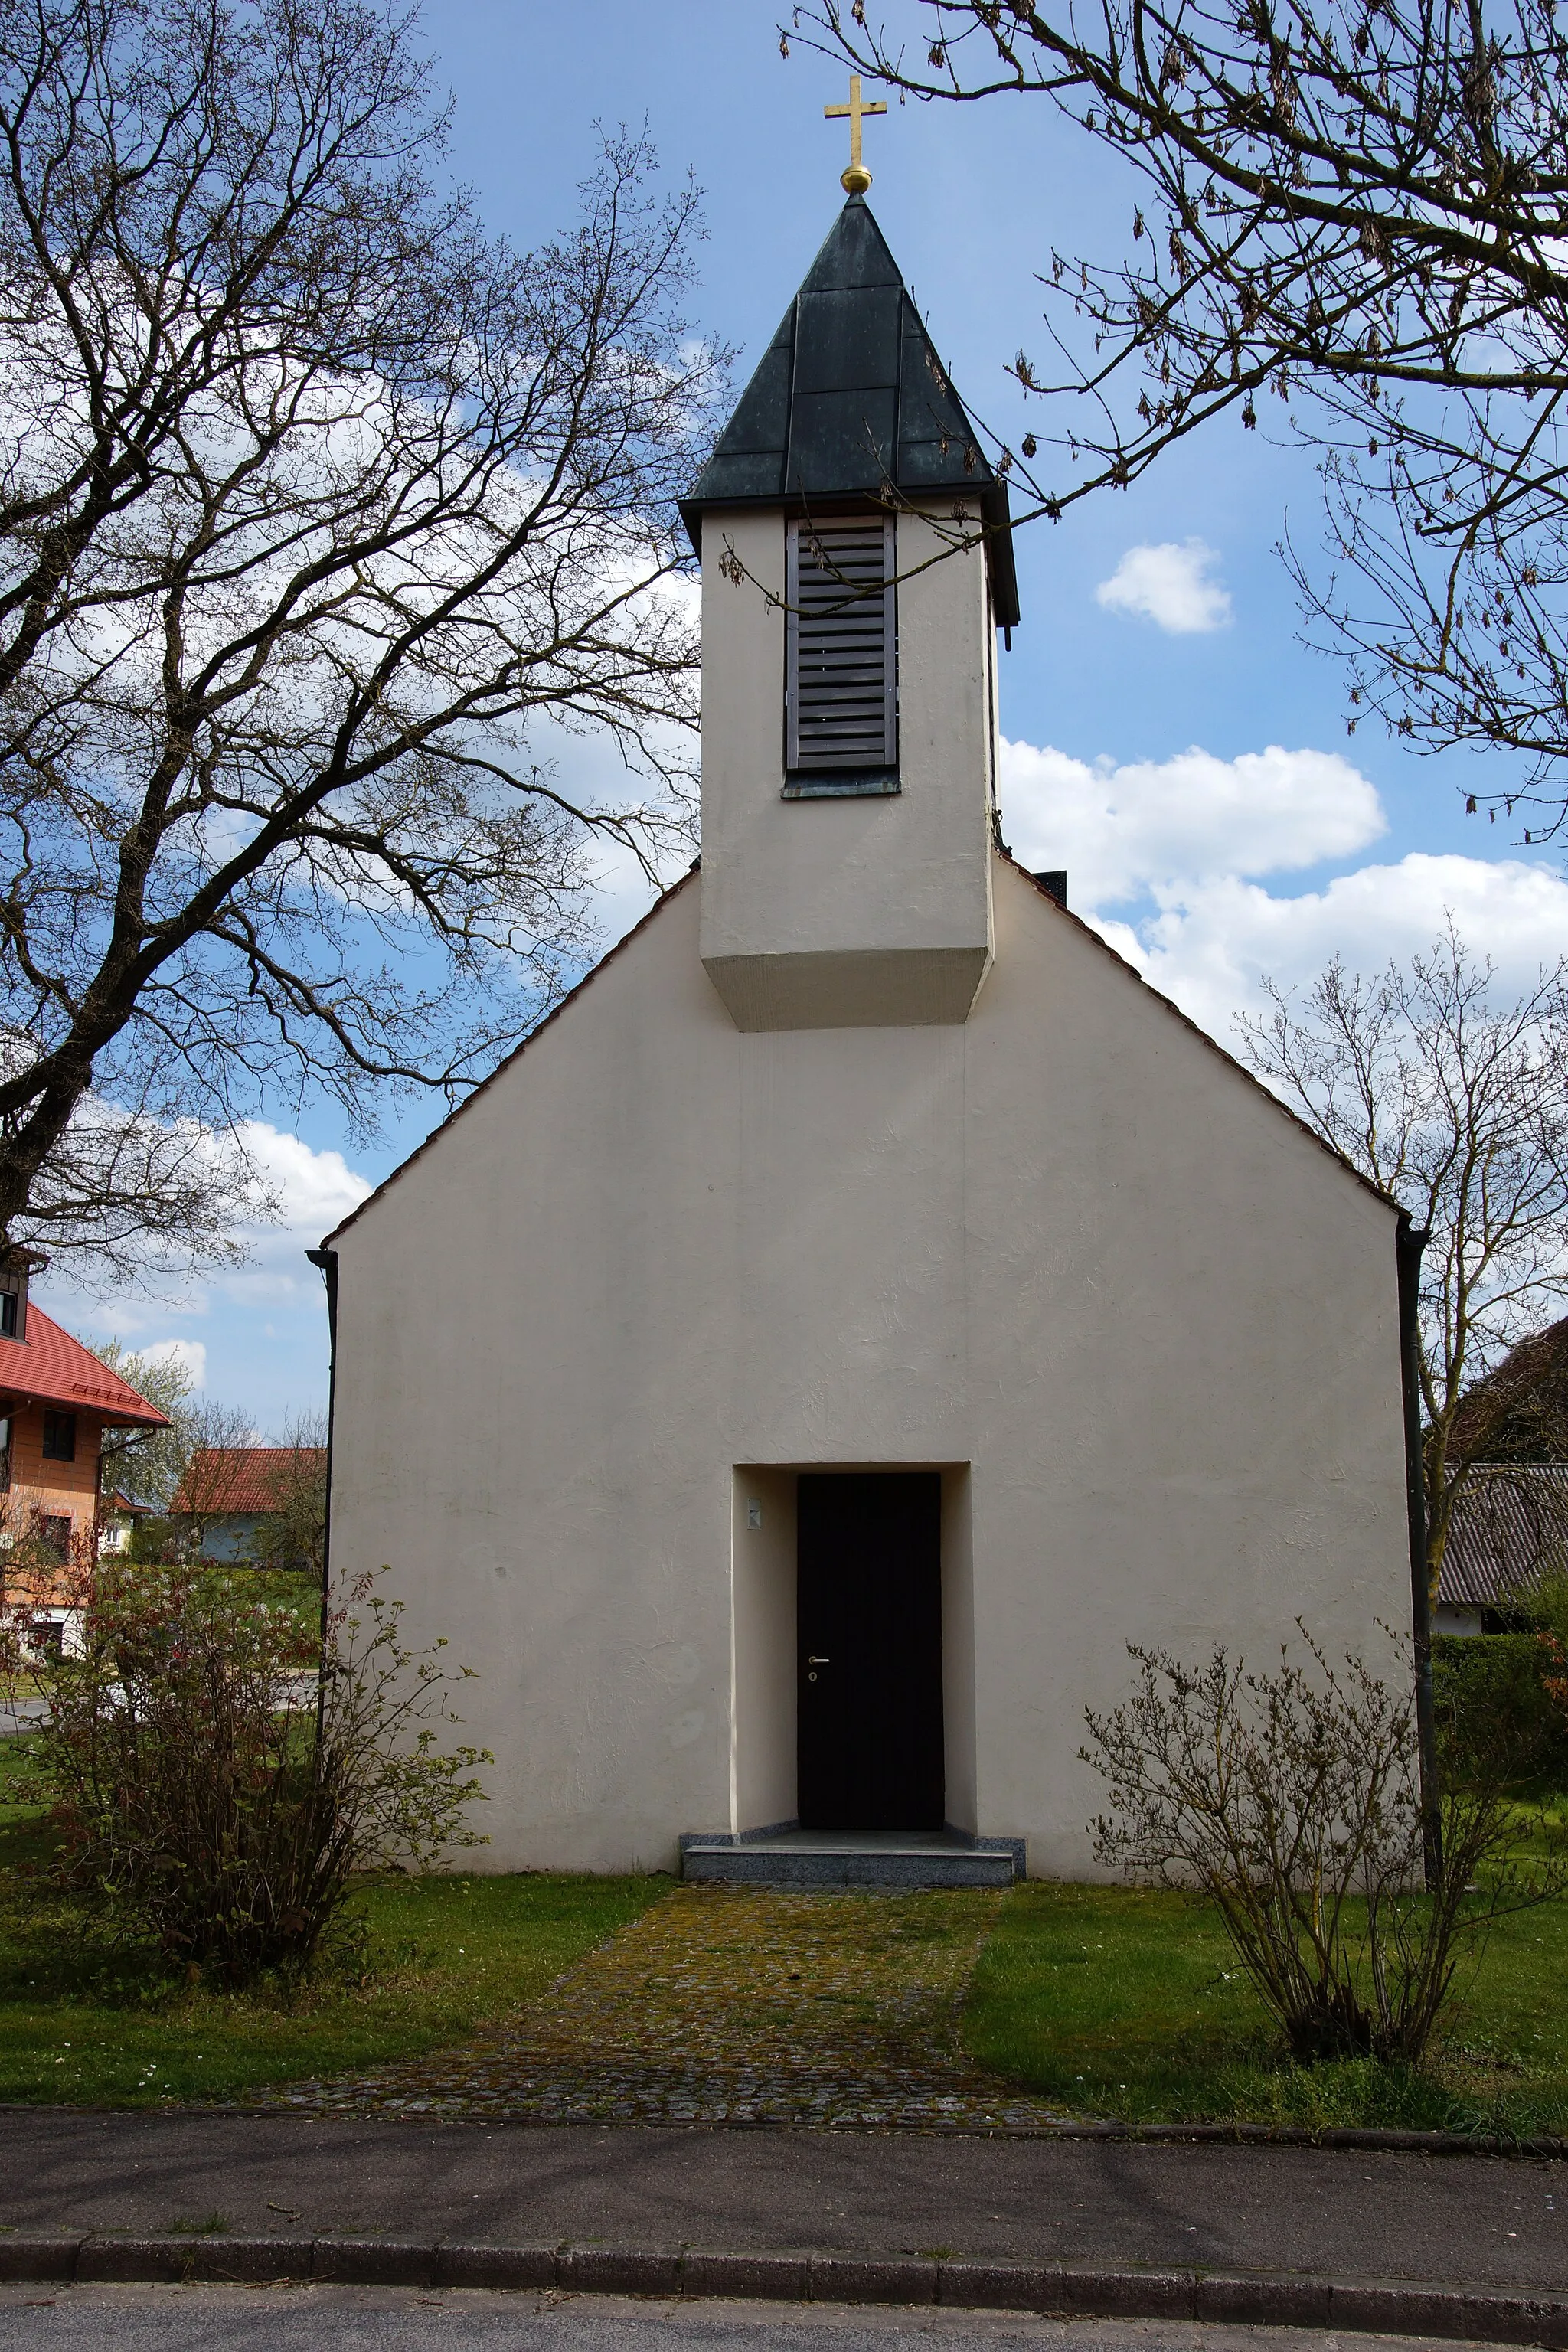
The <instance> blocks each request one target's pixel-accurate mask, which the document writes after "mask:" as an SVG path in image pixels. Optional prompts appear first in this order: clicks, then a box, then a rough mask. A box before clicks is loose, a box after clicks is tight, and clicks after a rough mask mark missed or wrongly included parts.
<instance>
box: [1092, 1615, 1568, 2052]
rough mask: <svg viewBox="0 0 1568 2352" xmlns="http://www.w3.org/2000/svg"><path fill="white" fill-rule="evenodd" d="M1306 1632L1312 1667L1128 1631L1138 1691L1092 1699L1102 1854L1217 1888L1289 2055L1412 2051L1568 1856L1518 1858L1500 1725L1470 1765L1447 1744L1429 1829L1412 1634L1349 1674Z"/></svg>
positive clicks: (1140, 1871) (1124, 1865)
mask: <svg viewBox="0 0 1568 2352" xmlns="http://www.w3.org/2000/svg"><path fill="white" fill-rule="evenodd" d="M1301 1631H1302V1639H1303V1642H1304V1643H1305V1645H1306V1648H1307V1650H1308V1652H1309V1654H1310V1662H1309V1664H1308V1665H1307V1666H1306V1667H1303V1666H1300V1665H1298V1664H1295V1663H1293V1662H1292V1660H1291V1659H1290V1657H1289V1654H1288V1653H1282V1654H1281V1659H1280V1664H1279V1672H1278V1673H1276V1674H1272V1675H1256V1674H1249V1673H1248V1672H1247V1668H1246V1666H1245V1664H1244V1663H1243V1662H1242V1661H1241V1660H1240V1659H1232V1658H1230V1657H1228V1656H1227V1655H1226V1652H1225V1651H1224V1650H1223V1649H1219V1650H1215V1653H1214V1654H1213V1656H1212V1657H1211V1659H1210V1660H1209V1662H1208V1664H1206V1665H1205V1666H1203V1667H1201V1668H1196V1669H1194V1668H1191V1667H1188V1666H1185V1665H1183V1664H1180V1663H1179V1662H1178V1661H1177V1660H1176V1659H1175V1658H1173V1657H1172V1656H1171V1655H1170V1654H1169V1653H1168V1652H1166V1651H1164V1650H1146V1649H1143V1648H1142V1647H1140V1646H1139V1645H1137V1644H1135V1643H1133V1644H1130V1645H1129V1654H1130V1655H1131V1657H1132V1659H1133V1660H1134V1661H1135V1662H1136V1664H1137V1667H1138V1670H1139V1671H1138V1685H1137V1687H1136V1689H1135V1691H1134V1693H1133V1696H1131V1699H1129V1700H1128V1701H1127V1702H1126V1704H1125V1705H1123V1706H1119V1707H1117V1708H1115V1709H1114V1710H1113V1711H1112V1712H1111V1713H1110V1715H1108V1716H1099V1715H1096V1714H1095V1713H1094V1711H1093V1710H1092V1709H1089V1710H1088V1723H1089V1744H1088V1745H1087V1746H1086V1747H1085V1748H1083V1749H1082V1750H1081V1751H1080V1753H1081V1754H1082V1756H1083V1758H1084V1759H1085V1761H1086V1762H1088V1763H1091V1764H1093V1765H1095V1766H1096V1767H1097V1768H1098V1769H1099V1770H1100V1772H1101V1773H1102V1774H1103V1775H1104V1777H1105V1780H1106V1781H1107V1783H1108V1787H1109V1790H1110V1804H1111V1808H1112V1811H1111V1812H1110V1814H1109V1815H1102V1816H1101V1817H1100V1819H1099V1820H1097V1821H1096V1822H1095V1823H1094V1824H1093V1828H1094V1837H1095V1852H1096V1854H1097V1856H1098V1858H1099V1859H1100V1860H1101V1861H1103V1862H1107V1863H1110V1864H1114V1865H1116V1866H1117V1867H1119V1868H1120V1869H1121V1870H1122V1871H1123V1872H1124V1873H1125V1874H1127V1875H1128V1876H1130V1877H1152V1878H1157V1879H1162V1880H1164V1881H1165V1882H1167V1883H1173V1884H1177V1885H1187V1886H1193V1887H1199V1888H1201V1889H1202V1890H1203V1891H1204V1893H1205V1894H1206V1895H1208V1896H1209V1897H1210V1898H1211V1900H1212V1901H1213V1902H1214V1903H1215V1906H1217V1908H1218V1910H1219V1913H1220V1916H1221V1917H1222V1918H1223V1919H1224V1922H1225V1925H1226V1930H1227V1932H1228V1933H1229V1936H1230V1938H1231V1942H1232V1944H1233V1945H1234V1947H1235V1949H1236V1952H1237V1958H1238V1959H1239V1961H1240V1963H1241V1965H1242V1967H1243V1968H1244V1969H1246V1971H1247V1975H1248V1977H1249V1978H1250V1979H1251V1980H1252V1982H1253V1984H1254V1986H1255V1987H1256V1989H1257V1990H1258V1995H1259V1997H1260V1998H1261V2000H1263V2001H1264V2003H1265V2004H1266V2006H1267V2007H1268V2010H1269V2011H1271V2012H1272V2014H1273V2015H1274V2017H1275V2018H1276V2019H1277V2020H1278V2021H1279V2026H1280V2028H1281V2029H1282V2031H1283V2032H1284V2035H1285V2038H1286V2041H1287V2042H1288V2044H1289V2049H1290V2051H1291V2053H1292V2054H1293V2055H1294V2056H1295V2057H1297V2058H1299V2059H1304V2060H1311V2059H1318V2058H1337V2057H1344V2056H1354V2055H1371V2056H1374V2057H1378V2058H1384V2059H1397V2060H1402V2061H1404V2062H1405V2063H1408V2064H1415V2063H1419V2061H1420V2059H1421V2057H1422V2055H1423V2053H1424V2052H1425V2051H1426V2046H1427V2043H1428V2042H1429V2041H1430V2039H1431V2036H1432V2033H1433V2032H1434V2030H1435V2028H1436V2025H1437V2023H1438V2021H1439V2019H1440V2018H1441V2016H1442V2014H1443V2011H1444V2009H1445V2007H1446V2006H1447V2002H1448V2000H1449V1999H1450V1997H1451V1995H1452V1993H1453V1990H1454V1985H1455V1979H1456V1975H1457V1972H1458V1967H1459V1964H1460V1961H1461V1959H1462V1958H1464V1956H1465V1955H1466V1953H1467V1952H1468V1951H1472V1950H1473V1949H1474V1948H1476V1946H1477V1944H1478V1942H1479V1938H1481V1937H1483V1936H1484V1934H1485V1932H1486V1929H1487V1927H1489V1924H1490V1922H1491V1921H1492V1920H1493V1919H1495V1918H1497V1917H1499V1916H1501V1915H1502V1914H1503V1913H1504V1912H1507V1911H1510V1910H1515V1909H1519V1908H1521V1907H1522V1906H1524V1905H1526V1904H1529V1903H1532V1902H1535V1901H1538V1900H1540V1899H1542V1897H1543V1896H1544V1895H1548V1894H1550V1893H1553V1892H1556V1891H1557V1890H1558V1888H1559V1887H1560V1886H1561V1885H1562V1883H1563V1874H1562V1870H1561V1867H1560V1864H1559V1862H1558V1860H1557V1857H1556V1854H1555V1852H1554V1851H1552V1852H1550V1853H1548V1856H1547V1859H1546V1860H1545V1862H1544V1863H1543V1864H1542V1865H1541V1866H1540V1867H1539V1868H1538V1869H1536V1870H1535V1871H1534V1872H1533V1873H1530V1872H1527V1871H1526V1870H1525V1868H1524V1867H1523V1865H1522V1864H1521V1863H1520V1862H1519V1861H1518V1860H1517V1859H1516V1858H1515V1852H1514V1849H1515V1847H1516V1844H1517V1841H1518V1834H1519V1821H1518V1814H1517V1809H1516V1807H1515V1805H1514V1804H1513V1802H1512V1801H1511V1799H1510V1795H1509V1790H1510V1784H1511V1782H1512V1781H1514V1780H1517V1778H1518V1772H1519V1755H1518V1750H1517V1746H1516V1744H1515V1742H1514V1740H1513V1738H1512V1735H1511V1733H1510V1732H1508V1731H1507V1729H1506V1727H1504V1729H1503V1730H1502V1731H1501V1732H1500V1733H1498V1735H1497V1736H1496V1737H1494V1738H1492V1739H1491V1741H1490V1744H1486V1743H1482V1742H1479V1741H1478V1742H1477V1743H1476V1744H1475V1746H1474V1748H1473V1752H1472V1754H1471V1755H1470V1756H1469V1758H1468V1759H1467V1760H1466V1761H1465V1762H1464V1764H1463V1767H1462V1769H1461V1767H1460V1765H1459V1762H1458V1759H1455V1758H1454V1757H1453V1755H1452V1754H1451V1753H1450V1754H1448V1755H1447V1756H1446V1759H1445V1762H1446V1765H1447V1772H1446V1776H1445V1780H1444V1785H1443V1789H1442V1793H1441V1796H1440V1799H1439V1801H1438V1805H1437V1808H1436V1822H1435V1824H1434V1825H1433V1826H1435V1828H1436V1838H1435V1839H1431V1840H1429V1838H1428V1825H1427V1824H1426V1822H1424V1820H1423V1815H1422V1807H1421V1792H1420V1781H1419V1772H1418V1767H1417V1759H1416V1748H1415V1685H1414V1676H1413V1675H1412V1673H1411V1671H1410V1662H1409V1654H1408V1649H1407V1647H1406V1645H1404V1644H1400V1645H1398V1646H1399V1648H1400V1652H1401V1655H1400V1664H1399V1671H1398V1674H1397V1675H1396V1677H1395V1679H1394V1681H1393V1682H1389V1681H1386V1680H1384V1679H1383V1678H1382V1677H1381V1676H1379V1675H1374V1674H1373V1672H1372V1670H1371V1668H1370V1667H1368V1666H1367V1665H1366V1664H1365V1663H1364V1662H1363V1660H1361V1659H1359V1658H1355V1657H1350V1658H1347V1659H1346V1662H1345V1665H1344V1669H1343V1671H1342V1673H1337V1672H1336V1671H1335V1670H1334V1669H1333V1668H1332V1667H1331V1665H1330V1664H1329V1663H1328V1661H1327V1659H1326V1658H1325V1656H1324V1655H1323V1653H1322V1652H1321V1649H1319V1647H1318V1646H1317V1644H1316V1643H1314V1642H1313V1641H1312V1640H1311V1638H1310V1635H1308V1634H1307V1633H1306V1631H1305V1628H1304V1627H1303V1628H1302V1629H1301ZM1429 1847H1431V1848H1435V1849H1436V1850H1435V1851H1429ZM1426 1875H1429V1880H1430V1884H1429V1885H1424V1883H1423V1882H1424V1876H1426Z"/></svg>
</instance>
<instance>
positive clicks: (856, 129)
mask: <svg viewBox="0 0 1568 2352" xmlns="http://www.w3.org/2000/svg"><path fill="white" fill-rule="evenodd" d="M822 111H823V115H824V117H825V118H826V120H827V121H833V120H834V118H835V117H836V116H838V117H842V116H844V115H847V116H848V118H849V168H848V169H847V171H845V172H841V173H839V175H838V184H839V186H840V187H841V188H842V189H843V190H844V193H845V194H846V195H849V196H863V195H864V194H865V193H866V191H867V189H868V187H869V186H870V184H871V174H870V173H869V172H868V170H867V169H866V166H865V164H864V163H862V162H861V161H860V124H861V121H862V119H863V118H864V117H865V116H866V115H868V114H886V112H887V111H888V110H887V107H886V106H885V105H884V104H883V102H882V100H880V99H879V98H877V99H871V100H868V102H866V103H865V104H862V103H861V99H860V77H859V75H858V74H851V75H850V77H849V103H848V105H847V106H825V107H824V108H823V110H822Z"/></svg>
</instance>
